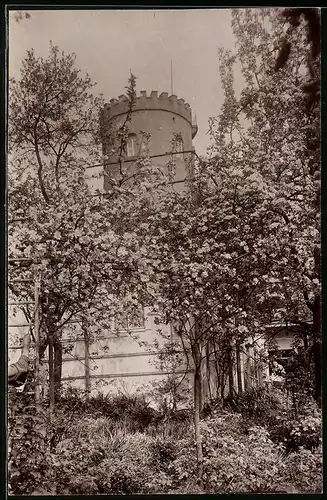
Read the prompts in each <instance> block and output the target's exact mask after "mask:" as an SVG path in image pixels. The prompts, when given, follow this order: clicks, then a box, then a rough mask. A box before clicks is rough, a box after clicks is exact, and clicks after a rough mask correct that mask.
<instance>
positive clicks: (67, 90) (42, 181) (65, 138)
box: [8, 44, 166, 389]
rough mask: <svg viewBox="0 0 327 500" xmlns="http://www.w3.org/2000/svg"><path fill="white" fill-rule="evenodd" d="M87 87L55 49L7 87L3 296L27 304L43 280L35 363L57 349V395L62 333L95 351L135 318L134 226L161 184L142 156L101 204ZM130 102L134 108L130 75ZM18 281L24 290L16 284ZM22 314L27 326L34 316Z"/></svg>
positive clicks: (95, 112) (70, 59)
mask: <svg viewBox="0 0 327 500" xmlns="http://www.w3.org/2000/svg"><path fill="white" fill-rule="evenodd" d="M93 87H94V83H93V82H92V80H91V78H90V77H89V76H88V75H81V73H80V71H79V70H78V69H77V68H76V66H75V55H74V54H65V53H64V52H60V51H59V48H58V47H56V46H53V45H52V44H51V45H50V51H49V56H48V57H47V58H45V59H44V58H42V57H36V55H35V53H34V51H33V50H30V51H28V52H27V55H26V58H25V59H24V61H23V64H22V68H21V77H20V79H19V80H15V79H11V81H10V93H9V123H8V127H9V153H10V156H9V164H10V169H9V217H10V219H11V220H12V223H11V224H10V226H9V231H8V233H9V234H8V240H9V252H8V253H9V258H10V260H11V264H12V265H11V266H10V276H9V289H10V294H11V296H12V297H15V298H16V299H17V300H19V301H23V300H26V301H28V302H32V301H33V300H34V283H33V281H34V280H35V279H36V278H39V279H40V338H41V349H40V355H41V357H42V355H43V353H44V351H45V349H46V347H47V345H48V344H49V342H50V343H51V344H53V347H54V352H55V356H54V358H55V359H54V364H55V374H54V375H55V380H56V383H57V388H58V389H59V386H60V381H61V365H62V332H63V329H65V333H66V334H67V335H68V336H69V337H70V339H71V340H72V341H74V340H75V339H76V338H77V337H78V336H79V335H81V334H83V335H84V337H86V338H87V339H88V341H89V342H90V343H92V341H93V340H94V338H95V337H96V335H97V334H98V333H99V332H102V331H103V329H108V328H111V325H112V323H113V319H114V317H119V316H120V315H122V314H124V313H125V314H126V312H129V313H130V314H131V315H133V314H135V313H136V310H137V308H138V306H139V303H140V302H142V298H143V297H142V290H143V287H144V283H143V278H144V276H143V274H142V270H141V269H140V267H141V266H140V265H138V260H141V259H142V253H141V252H140V251H139V247H140V246H141V247H142V245H140V244H139V243H138V240H137V239H136V238H135V234H134V231H133V228H134V226H135V224H136V221H137V220H142V216H143V217H144V214H146V213H147V212H148V211H149V210H151V209H153V206H154V204H155V201H154V199H153V196H151V195H152V194H153V192H156V193H160V189H162V188H161V186H162V185H164V184H165V183H166V181H165V177H164V175H163V174H162V172H161V171H160V169H158V168H156V167H153V166H152V165H151V164H150V162H149V159H148V158H147V157H143V158H142V159H140V160H139V161H138V162H137V169H136V171H135V173H134V174H133V175H130V173H129V172H127V171H125V170H126V169H125V170H122V171H121V175H120V176H118V177H117V178H115V179H114V180H113V182H112V183H111V184H110V186H109V185H108V186H107V191H106V196H103V193H102V189H101V190H99V189H93V187H92V186H90V182H89V181H90V177H91V178H92V177H100V180H101V179H102V180H103V173H102V174H101V175H99V174H94V175H91V176H90V175H88V172H89V168H93V167H94V166H97V167H102V165H103V162H104V158H103V157H102V152H101V133H100V132H101V131H100V120H99V117H100V110H101V108H102V106H103V100H102V97H101V96H100V97H97V96H95V95H94V94H93ZM127 94H128V96H129V98H130V100H131V105H132V104H133V99H134V94H135V77H134V76H133V75H131V77H130V80H129V85H128V88H127ZM126 133H127V132H126V130H124V134H125V135H126ZM125 135H124V137H125ZM122 140H123V138H122ZM106 175H107V177H108V176H110V172H107V174H106ZM91 180H92V179H91ZM138 217H139V219H138ZM22 259H23V261H22ZM24 259H25V260H24ZM15 262H16V264H17V265H14V264H15ZM22 269H23V270H24V273H23V274H22ZM22 277H23V278H24V279H26V282H24V283H22V282H20V283H17V280H16V282H15V283H14V282H13V280H15V279H16V278H20V279H21V278H22ZM28 280H30V281H31V282H30V284H29V283H28ZM21 310H23V312H24V314H25V316H26V319H27V320H28V321H31V318H32V311H31V309H30V308H29V307H28V306H26V307H25V306H22V307H21ZM15 312H16V311H15V310H14V311H13V313H15Z"/></svg>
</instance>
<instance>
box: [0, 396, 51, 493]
mask: <svg viewBox="0 0 327 500" xmlns="http://www.w3.org/2000/svg"><path fill="white" fill-rule="evenodd" d="M48 429H49V421H48V416H47V414H46V411H45V410H43V409H42V408H38V409H37V408H36V407H35V406H34V402H33V400H31V397H30V396H29V395H26V394H24V393H14V392H9V415H8V441H9V443H8V474H9V487H10V490H11V492H12V494H15V495H22V494H25V495H32V494H37V492H40V491H42V492H43V493H44V492H45V493H48V494H52V493H53V492H54V491H55V482H54V479H55V478H54V475H53V471H52V466H51V464H52V457H51V454H50V449H49V441H48V435H49V434H48ZM44 486H45V490H44Z"/></svg>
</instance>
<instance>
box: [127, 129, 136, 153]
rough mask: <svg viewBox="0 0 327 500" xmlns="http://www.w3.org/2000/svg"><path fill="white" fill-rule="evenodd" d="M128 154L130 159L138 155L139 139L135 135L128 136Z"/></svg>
mask: <svg viewBox="0 0 327 500" xmlns="http://www.w3.org/2000/svg"><path fill="white" fill-rule="evenodd" d="M126 153H127V156H128V157H130V156H136V155H137V137H136V135H135V134H130V135H129V136H128V139H127V145H126Z"/></svg>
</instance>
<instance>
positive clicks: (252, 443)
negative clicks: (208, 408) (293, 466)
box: [202, 415, 283, 493]
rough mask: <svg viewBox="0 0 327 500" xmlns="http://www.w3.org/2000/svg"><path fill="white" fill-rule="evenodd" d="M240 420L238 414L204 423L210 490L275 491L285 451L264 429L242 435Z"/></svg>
mask: <svg viewBox="0 0 327 500" xmlns="http://www.w3.org/2000/svg"><path fill="white" fill-rule="evenodd" d="M235 417H237V418H235ZM241 420H242V419H241V417H240V416H235V415H226V416H224V417H220V416H212V417H211V418H209V419H207V420H206V421H205V422H203V423H202V433H203V452H204V474H203V479H204V485H205V488H206V490H207V491H210V492H253V493H255V492H263V491H265V492H269V491H273V486H272V485H274V483H275V482H276V480H277V479H278V475H279V473H280V470H281V469H282V468H283V460H282V449H281V448H280V447H278V446H277V445H274V443H272V441H271V440H270V439H269V437H268V432H267V430H266V429H264V428H262V427H252V428H250V429H249V431H248V433H247V434H243V433H242V427H241Z"/></svg>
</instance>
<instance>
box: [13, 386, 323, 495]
mask: <svg viewBox="0 0 327 500" xmlns="http://www.w3.org/2000/svg"><path fill="white" fill-rule="evenodd" d="M20 396H21V395H20ZM25 403H26V402H25ZM16 408H17V409H18V407H16ZM315 408H316V407H315ZM313 411H317V410H314V409H313V408H312V407H310V408H309V407H308V408H307V409H306V412H307V414H313ZM83 412H85V409H84V408H83V409H82V411H81V410H80V408H78V405H77V406H76V414H75V415H74V413H73V407H70V408H69V409H67V408H66V409H65V407H64V406H63V407H62V409H60V407H59V408H57V409H56V412H55V415H53V417H52V421H51V422H48V421H47V424H46V426H44V427H42V429H43V430H42V429H41V431H42V432H41V435H42V443H43V444H42V446H43V448H41V449H40V451H39V453H37V450H38V449H39V448H36V449H35V450H34V449H33V453H31V454H30V456H27V457H26V447H25V445H24V447H21V448H19V450H18V449H17V452H16V453H17V457H18V459H17V460H16V462H15V464H16V465H15V467H16V468H15V469H12V470H13V471H14V472H15V473H16V476H15V475H13V477H11V478H10V482H11V490H12V493H13V494H31V493H32V492H33V491H34V492H35V491H43V492H48V493H51V492H52V493H53V492H55V494H61V495H63V494H66V495H72V494H80V495H85V494H92V495H95V494H137V493H143V494H147V493H186V492H197V493H199V492H209V493H212V492H214V493H224V492H237V493H239V492H241V491H245V492H252V493H253V492H263V491H264V492H281V491H289V490H290V488H291V489H292V491H293V492H298V493H300V492H319V491H320V490H321V470H322V468H321V460H322V456H321V452H320V451H319V447H318V448H316V449H314V450H309V449H303V448H299V449H298V450H297V451H292V452H291V453H289V454H288V455H287V456H286V457H285V451H286V448H285V446H284V445H281V444H278V443H277V444H274V443H273V442H272V441H271V440H270V439H269V436H268V431H267V430H266V429H265V428H264V427H260V426H258V425H256V424H255V421H254V420H253V421H252V422H249V420H244V419H243V417H242V416H241V415H240V414H238V413H231V412H230V410H227V409H225V410H223V409H219V410H214V411H212V412H211V415H210V416H209V417H208V418H205V419H203V420H202V421H201V432H202V436H203V450H204V473H203V485H202V487H200V485H199V483H198V481H197V478H196V469H197V463H196V446H195V442H194V437H193V435H192V434H193V433H192V424H191V423H190V422H189V421H188V422H185V425H184V427H183V432H182V433H180V434H177V433H175V434H174V433H173V432H171V431H172V429H171V430H169V427H171V426H172V422H171V421H166V422H165V423H164V424H163V423H161V424H160V425H165V426H166V429H165V432H160V427H159V429H158V432H155V433H153V432H152V430H151V427H148V428H147V429H145V431H144V432H138V431H135V430H132V428H131V427H130V426H129V424H128V422H126V421H125V420H124V419H121V420H116V419H115V418H111V416H110V414H108V415H103V416H101V417H98V416H96V415H94V414H93V413H92V411H90V410H89V412H88V414H85V413H84V415H83ZM317 415H318V414H317ZM306 418H307V421H306V422H307V427H309V425H308V424H309V423H310V421H311V423H312V422H313V420H312V417H306ZM310 419H311V420H310ZM303 422H304V421H303ZM35 424H36V420H35V421H33V428H32V429H31V426H30V427H28V431H27V432H28V436H30V437H29V438H28V440H31V441H33V440H34V441H33V445H34V446H35V443H36V441H35V436H37V433H38V430H40V429H38V427H37V425H35ZM19 425H20V424H19V422H18V429H17V431H16V432H18V431H19ZM43 425H44V423H43ZM179 425H180V424H179ZM300 425H301V424H300ZM304 425H305V424H304ZM301 428H302V430H303V426H302V427H301ZM19 432H20V431H19ZM25 436H26V434H25ZM38 442H39V441H37V443H38ZM26 460H27V462H26ZM27 472H28V476H26V474H27ZM18 473H19V476H18V475H17V474H18ZM310 475H311V478H312V480H311V482H310V481H309V478H310ZM20 481H23V482H20ZM54 484H56V490H54V486H53V485H54ZM41 487H42V488H43V490H40V488H41Z"/></svg>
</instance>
